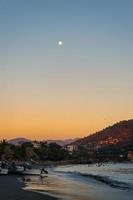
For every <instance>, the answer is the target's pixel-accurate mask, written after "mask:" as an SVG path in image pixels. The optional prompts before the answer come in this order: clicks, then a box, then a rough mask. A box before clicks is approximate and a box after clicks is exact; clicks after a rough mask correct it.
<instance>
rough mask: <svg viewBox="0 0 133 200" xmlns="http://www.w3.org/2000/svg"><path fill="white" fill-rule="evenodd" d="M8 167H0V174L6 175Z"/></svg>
mask: <svg viewBox="0 0 133 200" xmlns="http://www.w3.org/2000/svg"><path fill="white" fill-rule="evenodd" d="M7 174H8V169H6V168H2V167H0V175H7Z"/></svg>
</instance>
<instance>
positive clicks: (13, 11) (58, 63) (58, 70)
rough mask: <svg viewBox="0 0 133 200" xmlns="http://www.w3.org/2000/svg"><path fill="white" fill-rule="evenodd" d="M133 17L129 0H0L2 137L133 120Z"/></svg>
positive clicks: (50, 134)
mask: <svg viewBox="0 0 133 200" xmlns="http://www.w3.org/2000/svg"><path fill="white" fill-rule="evenodd" d="M132 19H133V1H132V0H100V1H99V0H0V139H3V138H7V139H9V138H13V137H18V136H21V137H22V136H23V137H27V138H31V139H39V140H40V139H64V138H77V137H84V136H87V135H89V134H92V133H94V132H95V131H98V130H101V129H103V128H104V127H106V126H109V125H111V124H113V123H115V122H119V121H121V120H125V119H131V118H133V79H132V77H133V55H132V52H133V21H132ZM59 41H62V42H63V45H58V42H59Z"/></svg>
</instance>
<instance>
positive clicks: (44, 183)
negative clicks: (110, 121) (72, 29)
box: [25, 163, 133, 200]
mask: <svg viewBox="0 0 133 200" xmlns="http://www.w3.org/2000/svg"><path fill="white" fill-rule="evenodd" d="M48 171H49V174H48V176H47V177H45V178H40V177H39V176H30V179H29V176H25V180H26V187H25V190H29V191H37V192H39V193H40V192H41V193H42V194H44V195H45V194H51V195H53V196H54V197H57V198H59V199H63V200H107V199H108V200H114V199H118V200H132V195H133V178H132V173H133V164H128V163H127V164H122V163H121V164H119V163H117V164H105V165H103V166H101V167H98V166H97V165H64V166H57V167H53V168H51V169H50V168H49V169H48Z"/></svg>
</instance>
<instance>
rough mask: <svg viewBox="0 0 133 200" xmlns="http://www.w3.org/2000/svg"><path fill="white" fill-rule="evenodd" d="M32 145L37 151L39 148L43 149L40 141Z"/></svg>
mask: <svg viewBox="0 0 133 200" xmlns="http://www.w3.org/2000/svg"><path fill="white" fill-rule="evenodd" d="M32 145H33V147H34V148H36V149H38V148H40V147H41V144H40V142H38V141H33V142H32Z"/></svg>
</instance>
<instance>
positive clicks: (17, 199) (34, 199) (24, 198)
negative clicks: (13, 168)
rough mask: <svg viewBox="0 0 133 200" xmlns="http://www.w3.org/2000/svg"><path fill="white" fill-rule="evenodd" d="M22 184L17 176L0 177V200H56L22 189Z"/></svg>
mask: <svg viewBox="0 0 133 200" xmlns="http://www.w3.org/2000/svg"><path fill="white" fill-rule="evenodd" d="M24 186H25V185H24V183H23V182H21V181H19V180H18V177H17V176H10V175H8V176H0V199H2V200H56V199H57V198H54V197H51V196H48V195H45V194H39V193H37V192H31V191H26V190H24V189H23V187H24Z"/></svg>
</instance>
